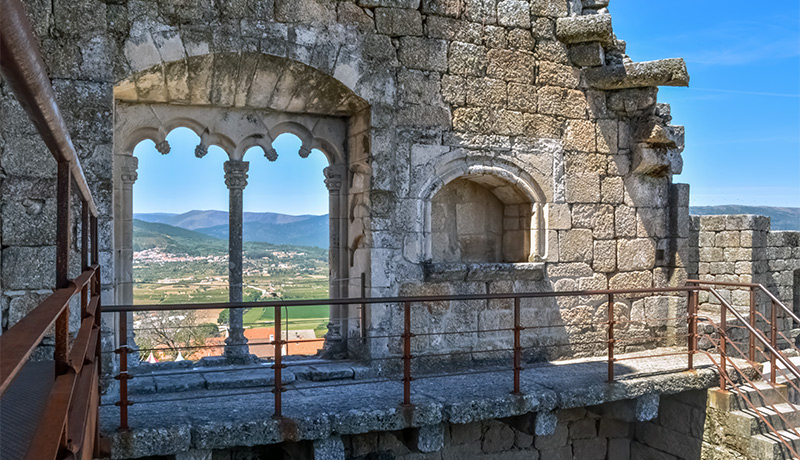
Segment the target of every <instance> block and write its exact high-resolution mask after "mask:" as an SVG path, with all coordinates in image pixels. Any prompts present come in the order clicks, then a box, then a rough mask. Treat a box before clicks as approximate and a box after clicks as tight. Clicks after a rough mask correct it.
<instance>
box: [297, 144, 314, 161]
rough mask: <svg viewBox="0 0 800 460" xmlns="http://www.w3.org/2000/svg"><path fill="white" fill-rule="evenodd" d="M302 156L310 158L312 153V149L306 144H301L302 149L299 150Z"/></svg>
mask: <svg viewBox="0 0 800 460" xmlns="http://www.w3.org/2000/svg"><path fill="white" fill-rule="evenodd" d="M297 153H298V155H300V158H308V156H309V155H311V149H310V148H309V147H308V146H306V145H305V144H303V145H301V146H300V151H298V152H297Z"/></svg>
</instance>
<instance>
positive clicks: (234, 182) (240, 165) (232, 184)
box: [224, 160, 250, 190]
mask: <svg viewBox="0 0 800 460" xmlns="http://www.w3.org/2000/svg"><path fill="white" fill-rule="evenodd" d="M224 167H225V185H227V186H228V189H229V190H244V188H245V187H246V186H247V171H248V170H249V169H250V162H248V161H235V160H229V161H226V162H225V163H224Z"/></svg>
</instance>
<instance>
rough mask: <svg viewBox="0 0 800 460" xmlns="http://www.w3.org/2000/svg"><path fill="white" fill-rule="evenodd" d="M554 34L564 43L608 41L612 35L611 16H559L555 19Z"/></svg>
mask: <svg viewBox="0 0 800 460" xmlns="http://www.w3.org/2000/svg"><path fill="white" fill-rule="evenodd" d="M556 36H557V37H558V39H559V40H561V41H563V42H564V43H585V42H602V43H610V42H611V40H612V39H613V36H614V34H613V32H612V29H611V16H610V15H608V14H597V15H589V16H575V17H569V18H559V19H558V20H557V21H556Z"/></svg>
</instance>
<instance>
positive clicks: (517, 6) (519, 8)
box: [497, 0, 531, 29]
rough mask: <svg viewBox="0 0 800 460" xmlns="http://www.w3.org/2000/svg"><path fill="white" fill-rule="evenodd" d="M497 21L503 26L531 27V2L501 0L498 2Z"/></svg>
mask: <svg viewBox="0 0 800 460" xmlns="http://www.w3.org/2000/svg"><path fill="white" fill-rule="evenodd" d="M497 22H498V24H500V25H501V26H506V27H521V28H523V29H529V28H530V27H531V13H530V4H529V3H528V2H527V1H522V0H500V1H499V2H498V3H497Z"/></svg>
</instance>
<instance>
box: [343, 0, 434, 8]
mask: <svg viewBox="0 0 800 460" xmlns="http://www.w3.org/2000/svg"><path fill="white" fill-rule="evenodd" d="M419 2H420V0H358V4H359V5H361V6H367V7H375V6H377V7H381V6H382V7H387V8H411V9H412V10H416V9H418V8H419ZM428 3H431V2H428Z"/></svg>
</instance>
